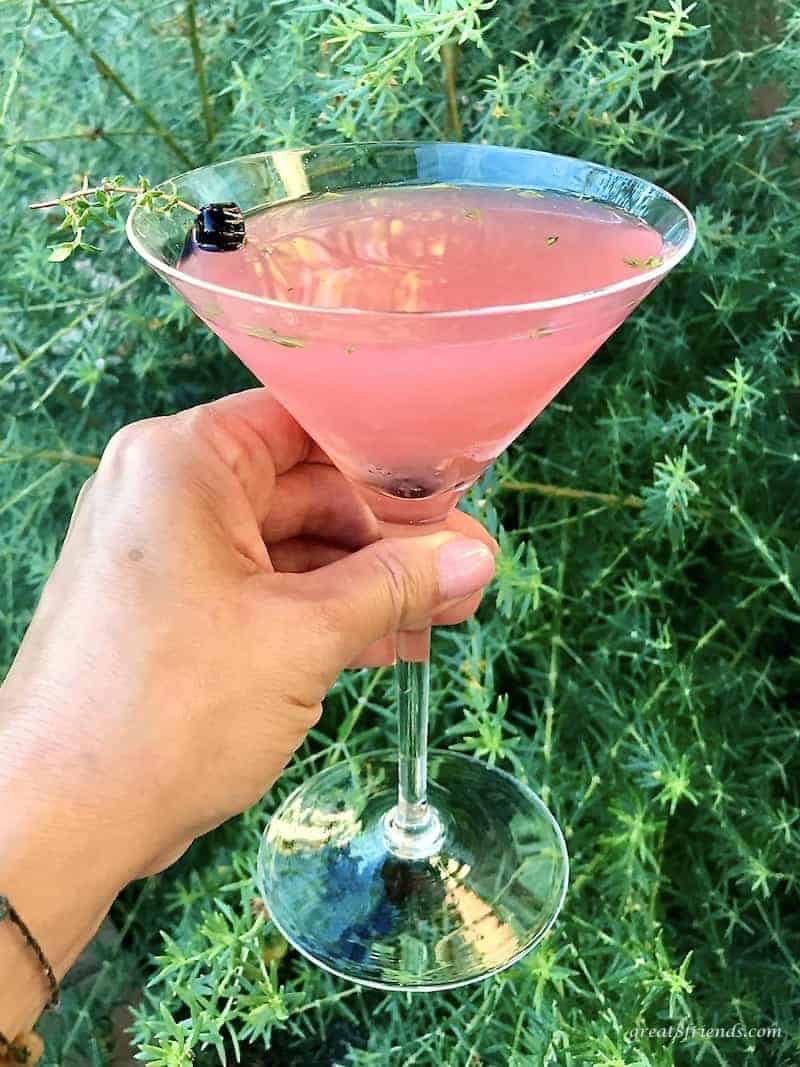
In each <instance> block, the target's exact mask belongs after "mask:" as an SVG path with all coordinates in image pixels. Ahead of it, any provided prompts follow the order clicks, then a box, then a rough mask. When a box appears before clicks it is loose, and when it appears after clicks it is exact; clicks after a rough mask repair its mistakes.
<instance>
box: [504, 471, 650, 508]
mask: <svg viewBox="0 0 800 1067" xmlns="http://www.w3.org/2000/svg"><path fill="white" fill-rule="evenodd" d="M500 488H501V489H508V490H510V491H511V492H515V493H539V494H541V495H542V496H555V497H562V498H567V499H569V500H599V501H600V502H601V503H603V504H608V505H609V506H610V507H622V508H643V507H644V501H643V500H642V498H641V497H639V496H634V495H633V494H632V493H629V494H628V496H617V495H616V494H614V493H595V492H593V491H592V490H591V489H573V488H572V487H571V486H568V485H547V484H545V483H544V482H518V481H517V480H516V479H515V478H504V479H503V481H501V482H500Z"/></svg>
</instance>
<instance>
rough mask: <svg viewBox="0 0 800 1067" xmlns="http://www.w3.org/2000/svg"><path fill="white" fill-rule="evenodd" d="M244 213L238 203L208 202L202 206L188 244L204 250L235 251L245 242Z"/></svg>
mask: <svg viewBox="0 0 800 1067" xmlns="http://www.w3.org/2000/svg"><path fill="white" fill-rule="evenodd" d="M244 237H245V233H244V215H243V214H242V209H241V208H240V207H239V205H238V204H206V206H205V207H202V208H200V211H199V213H198V215H197V217H196V218H195V220H194V225H193V226H192V232H191V234H190V235H189V241H188V242H187V249H185V250H184V255H185V254H186V251H187V250H188V245H189V244H193V245H194V247H196V248H202V250H203V251H204V252H235V251H236V249H237V248H241V247H242V245H243V244H244Z"/></svg>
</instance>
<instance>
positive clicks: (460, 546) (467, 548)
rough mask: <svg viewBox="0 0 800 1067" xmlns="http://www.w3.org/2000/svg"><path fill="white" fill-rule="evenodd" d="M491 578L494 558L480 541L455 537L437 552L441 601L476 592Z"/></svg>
mask: <svg viewBox="0 0 800 1067" xmlns="http://www.w3.org/2000/svg"><path fill="white" fill-rule="evenodd" d="M493 576H494V556H493V555H492V553H491V551H490V550H489V549H488V548H487V547H486V545H484V544H482V543H481V542H480V541H475V540H474V539H472V538H469V537H457V538H455V540H453V541H448V542H447V544H446V545H443V546H442V547H441V548H440V549H439V593H440V594H441V597H442V599H443V600H457V599H458V598H459V597H465V596H469V595H470V593H477V591H478V590H479V589H482V588H483V587H484V586H485V585H486V583H487V582H490V581H491V580H492V578H493Z"/></svg>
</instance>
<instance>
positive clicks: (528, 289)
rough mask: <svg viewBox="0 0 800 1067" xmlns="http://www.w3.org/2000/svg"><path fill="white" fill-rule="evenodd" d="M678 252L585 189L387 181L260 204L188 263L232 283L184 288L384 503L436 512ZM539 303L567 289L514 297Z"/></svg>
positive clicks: (212, 280) (403, 512)
mask: <svg viewBox="0 0 800 1067" xmlns="http://www.w3.org/2000/svg"><path fill="white" fill-rule="evenodd" d="M667 252H668V249H665V248H664V246H663V242H662V238H661V236H660V235H659V234H658V233H657V232H656V231H655V230H654V229H652V228H651V227H650V226H648V225H647V224H646V223H644V222H642V221H640V220H637V219H635V218H633V217H632V216H631V215H628V214H626V213H625V212H623V211H621V210H620V209H618V208H614V207H610V206H606V205H601V204H598V203H595V202H593V201H588V200H581V199H579V198H576V197H568V196H564V195H559V194H549V193H548V194H539V193H534V192H532V191H528V190H513V189H500V188H495V187H486V186H470V185H459V186H446V185H439V186H419V187H409V186H402V187H383V188H375V189H367V190H359V191H348V192H346V193H343V194H323V195H322V196H317V197H311V198H306V199H300V200H295V201H291V202H287V203H284V204H277V205H275V206H273V207H270V208H269V209H267V210H265V211H263V212H261V213H260V214H256V215H251V216H250V217H249V218H248V219H247V239H246V242H245V245H244V247H243V248H242V249H240V250H238V251H233V252H203V251H199V250H195V251H193V252H191V254H185V255H184V257H183V259H182V260H181V263H180V269H181V271H182V272H183V273H184V274H185V275H190V276H192V277H193V278H195V279H197V280H199V281H203V282H205V283H208V284H210V285H213V286H220V287H223V289H225V290H228V292H220V290H219V289H204V288H202V287H201V286H197V285H192V284H189V283H187V282H181V283H179V285H178V288H179V289H180V290H181V292H182V294H183V295H184V296H185V298H186V299H187V300H188V301H189V303H190V304H191V305H192V307H193V308H194V309H195V311H196V312H197V314H198V315H199V316H200V317H201V318H202V319H203V320H204V321H205V322H206V323H207V324H208V325H209V326H210V327H211V328H212V329H213V330H215V332H216V333H217V334H218V335H219V336H220V337H221V338H222V339H223V340H224V341H225V342H226V344H227V345H228V346H229V347H230V348H231V349H232V350H233V351H234V352H235V353H236V354H237V355H238V356H239V357H240V359H242V361H243V362H244V363H245V364H246V365H247V366H248V367H249V368H250V370H251V371H252V372H253V373H254V374H255V375H256V377H257V378H258V379H259V380H260V381H261V382H263V383H264V384H265V385H266V386H268V387H269V389H270V390H271V391H272V392H273V393H274V395H275V396H276V397H277V398H278V399H279V400H280V401H281V403H282V404H284V406H285V407H286V408H288V409H289V411H291V412H292V414H293V415H294V416H295V418H297V420H298V421H299V422H300V423H301V424H302V425H303V426H304V427H305V429H306V430H307V431H308V432H309V433H310V434H311V435H312V436H313V437H314V438H315V440H316V441H317V442H318V443H319V444H320V445H321V446H322V448H324V449H325V450H326V452H327V453H328V454H329V455H330V456H331V458H332V459H333V460H334V461H335V462H336V464H337V465H338V466H339V467H340V469H342V470H343V471H344V472H345V473H346V474H348V475H349V476H350V477H351V478H353V480H354V481H355V482H356V483H357V484H358V485H359V486H360V487H361V489H362V491H363V492H364V493H365V495H366V497H367V499H368V500H369V503H370V504H371V506H372V507H373V508H374V510H375V511H376V513H377V514H378V515H379V517H381V518H384V519H386V520H387V521H395V522H402V521H416V522H419V521H423V522H424V521H432V520H435V519H439V518H441V517H442V515H443V514H444V513H446V511H447V510H448V509H449V507H450V506H452V504H453V503H454V502H455V501H456V500H457V498H458V496H459V495H460V493H461V492H463V490H464V489H465V488H466V487H467V486H469V485H471V484H472V483H473V482H474V481H475V479H476V478H477V477H478V476H479V475H480V473H481V472H482V471H483V470H484V469H485V467H486V466H487V464H488V463H489V462H491V460H493V459H494V458H495V457H496V456H497V455H498V454H499V453H500V452H501V451H502V449H503V448H504V447H505V446H506V445H507V444H508V443H509V442H510V441H511V440H513V438H515V437H516V436H517V435H518V434H519V433H520V432H521V431H522V430H523V429H524V428H525V427H526V426H527V425H528V424H529V423H530V422H531V421H532V420H533V419H534V418H535V417H536V416H537V415H538V414H539V412H540V411H541V410H542V409H543V408H544V407H545V406H546V404H547V403H548V402H549V401H550V400H552V399H553V397H554V396H555V395H556V394H557V393H558V391H559V390H560V389H561V388H562V387H563V386H564V385H565V384H566V383H567V382H568V381H569V379H570V378H571V377H572V376H573V375H574V374H575V372H576V371H577V370H578V369H579V368H580V367H581V366H582V365H583V363H585V362H586V360H587V359H588V358H589V357H590V356H591V355H592V353H593V352H594V351H595V350H596V349H597V348H598V347H599V346H600V345H601V344H602V343H603V341H605V340H606V338H607V337H608V336H609V334H611V333H612V332H613V331H614V330H615V329H616V328H617V326H619V324H620V323H621V322H622V321H623V320H624V319H625V317H626V316H627V315H628V314H629V313H630V311H631V309H632V308H633V307H634V306H635V305H636V304H638V303H639V301H640V300H641V299H642V298H643V297H644V296H645V295H646V294H647V293H648V292H649V291H650V289H652V288H653V286H654V285H655V284H656V282H655V281H654V280H653V279H645V280H642V281H641V282H640V283H636V282H635V279H636V278H637V277H638V276H641V275H643V274H645V273H646V272H647V271H648V270H649V269H652V268H653V267H657V266H659V265H660V263H661V257H662V256H664V255H666V254H667ZM629 279H634V284H633V285H632V286H629V287H626V288H624V289H622V290H621V291H616V292H613V293H600V294H598V295H595V296H593V297H592V298H591V299H575V298H576V297H579V296H580V295H582V294H586V293H587V292H591V291H593V290H599V289H604V288H606V287H608V286H611V285H613V284H614V283H616V282H620V281H626V280H629ZM243 294H249V295H251V296H255V297H264V298H267V299H269V300H274V301H278V302H280V304H276V305H274V306H273V305H269V304H264V303H259V302H258V301H254V300H247V299H246V298H245V296H244V295H243ZM564 298H572V299H571V300H570V299H567V300H564ZM543 301H554V302H558V301H562V302H561V303H556V304H555V306H551V307H536V308H530V307H528V308H525V307H518V306H515V305H528V304H531V303H534V302H535V303H540V302H543ZM354 309H356V310H354ZM486 309H497V310H491V311H487V310H486ZM500 309H505V310H500ZM431 312H433V313H436V314H433V315H431V314H423V313H431Z"/></svg>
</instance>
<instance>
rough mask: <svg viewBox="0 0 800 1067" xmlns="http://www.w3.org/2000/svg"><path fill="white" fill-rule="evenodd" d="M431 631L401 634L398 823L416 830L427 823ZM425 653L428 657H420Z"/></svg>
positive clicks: (408, 829) (398, 648)
mask: <svg viewBox="0 0 800 1067" xmlns="http://www.w3.org/2000/svg"><path fill="white" fill-rule="evenodd" d="M430 640H431V632H430V630H429V629H428V630H426V631H424V632H423V633H413V634H399V635H398V637H397V656H398V658H397V667H396V668H395V670H396V673H397V699H398V735H399V749H400V759H399V768H398V784H397V811H396V813H395V820H394V821H395V824H396V825H397V826H398V827H399V828H400V829H402V830H407V831H411V832H413V831H415V830H418V829H419V828H421V827H424V826H426V825H427V823H428V821H429V813H428V797H427V793H428V706H429V702H430V679H431V675H430V669H431V662H430ZM420 655H421V656H423V657H424V658H419V657H420Z"/></svg>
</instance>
